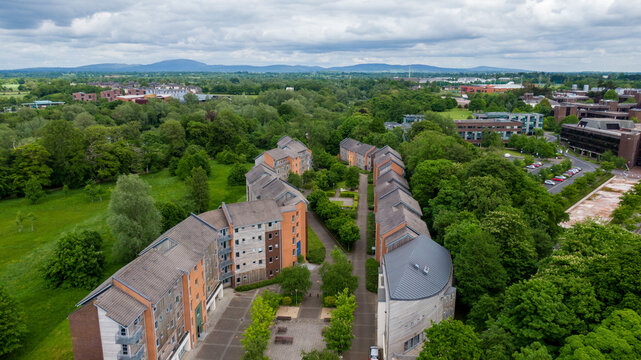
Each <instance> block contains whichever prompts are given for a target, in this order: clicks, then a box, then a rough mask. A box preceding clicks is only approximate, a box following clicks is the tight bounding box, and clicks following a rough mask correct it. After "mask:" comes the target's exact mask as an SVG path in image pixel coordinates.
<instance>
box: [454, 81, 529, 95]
mask: <svg viewBox="0 0 641 360" xmlns="http://www.w3.org/2000/svg"><path fill="white" fill-rule="evenodd" d="M459 88H460V89H461V93H467V94H476V93H482V94H493V93H495V92H506V91H510V90H516V89H521V88H523V85H520V84H515V83H514V82H513V81H510V82H508V83H507V84H497V85H461V86H460V87H459Z"/></svg>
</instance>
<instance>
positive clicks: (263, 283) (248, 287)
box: [234, 276, 280, 292]
mask: <svg viewBox="0 0 641 360" xmlns="http://www.w3.org/2000/svg"><path fill="white" fill-rule="evenodd" d="M279 281H280V277H279V276H274V277H273V278H271V279H267V280H262V281H259V282H255V283H253V284H247V285H240V286H236V287H235V288H234V290H236V291H240V292H243V291H249V290H254V289H258V288H262V287H264V286H268V285H273V284H278V282H279Z"/></svg>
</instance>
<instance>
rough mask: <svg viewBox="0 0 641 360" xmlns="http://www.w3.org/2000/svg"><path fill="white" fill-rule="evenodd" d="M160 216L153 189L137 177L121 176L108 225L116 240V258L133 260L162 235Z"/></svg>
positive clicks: (110, 209) (113, 197)
mask: <svg viewBox="0 0 641 360" xmlns="http://www.w3.org/2000/svg"><path fill="white" fill-rule="evenodd" d="M161 221H162V219H161V217H160V213H159V212H158V209H156V206H155V205H154V201H153V199H152V198H151V187H150V186H149V185H148V184H147V183H146V182H144V181H143V180H142V179H140V178H139V177H138V175H121V176H120V177H118V181H117V182H116V187H115V189H114V190H113V192H112V193H111V200H110V201H109V211H108V218H107V224H108V225H109V227H110V228H111V233H112V234H113V235H114V237H115V238H116V243H115V244H114V247H113V251H114V255H115V256H116V257H117V258H118V259H120V260H123V261H126V260H131V259H133V258H134V257H135V256H136V255H137V254H138V253H139V252H140V251H141V250H143V249H144V248H145V246H147V245H148V244H149V243H150V242H151V241H152V240H154V239H155V238H156V237H157V236H158V235H159V234H160V229H161Z"/></svg>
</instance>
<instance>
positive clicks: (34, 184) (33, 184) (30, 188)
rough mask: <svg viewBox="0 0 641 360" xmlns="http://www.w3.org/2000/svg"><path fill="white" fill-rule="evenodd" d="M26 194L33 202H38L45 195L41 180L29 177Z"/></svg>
mask: <svg viewBox="0 0 641 360" xmlns="http://www.w3.org/2000/svg"><path fill="white" fill-rule="evenodd" d="M24 195H25V197H26V198H27V199H29V201H30V202H31V203H32V204H36V203H38V201H39V200H40V199H42V198H43V197H44V196H45V192H44V190H42V185H41V184H40V180H38V179H37V178H35V177H32V178H31V179H29V181H27V184H26V185H25V189H24Z"/></svg>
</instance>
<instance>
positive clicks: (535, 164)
mask: <svg viewBox="0 0 641 360" xmlns="http://www.w3.org/2000/svg"><path fill="white" fill-rule="evenodd" d="M530 165H532V166H534V167H537V168H538V167H539V166H541V164H537V163H532V164H530Z"/></svg>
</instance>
